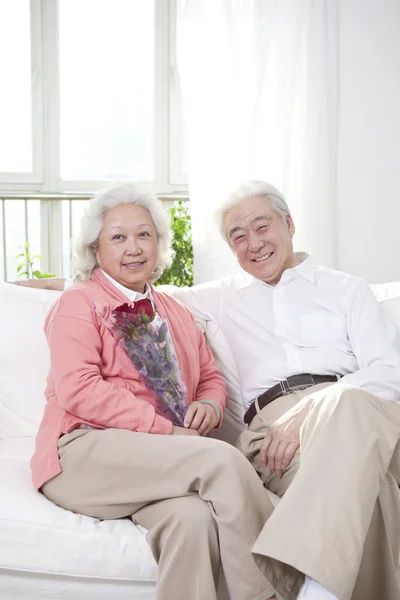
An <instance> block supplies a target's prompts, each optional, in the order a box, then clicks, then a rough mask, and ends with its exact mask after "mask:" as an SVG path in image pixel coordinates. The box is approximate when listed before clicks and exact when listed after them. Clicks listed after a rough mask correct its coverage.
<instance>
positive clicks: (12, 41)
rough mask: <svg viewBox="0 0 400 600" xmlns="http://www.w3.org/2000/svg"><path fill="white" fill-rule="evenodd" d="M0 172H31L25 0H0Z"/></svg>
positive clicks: (29, 92) (28, 52) (29, 73)
mask: <svg viewBox="0 0 400 600" xmlns="http://www.w3.org/2000/svg"><path fill="white" fill-rule="evenodd" d="M0 81H1V83H2V85H1V93H0V140H1V144H0V171H2V172H30V171H32V95H31V33H30V3H29V0H12V2H10V0H0Z"/></svg>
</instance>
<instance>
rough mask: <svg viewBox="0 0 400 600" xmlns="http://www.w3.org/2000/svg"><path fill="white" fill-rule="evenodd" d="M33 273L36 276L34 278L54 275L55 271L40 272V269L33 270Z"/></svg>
mask: <svg viewBox="0 0 400 600" xmlns="http://www.w3.org/2000/svg"><path fill="white" fill-rule="evenodd" d="M33 274H34V276H35V277H36V279H45V278H50V277H56V275H55V273H41V272H40V271H34V272H33Z"/></svg>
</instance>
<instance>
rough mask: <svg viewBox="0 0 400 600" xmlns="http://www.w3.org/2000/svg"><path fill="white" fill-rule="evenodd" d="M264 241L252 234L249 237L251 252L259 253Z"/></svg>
mask: <svg viewBox="0 0 400 600" xmlns="http://www.w3.org/2000/svg"><path fill="white" fill-rule="evenodd" d="M263 243H264V242H263V240H262V239H260V238H259V237H258V236H257V235H254V234H250V236H249V250H251V251H252V252H258V251H259V250H260V248H262V246H263Z"/></svg>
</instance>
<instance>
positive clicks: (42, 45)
mask: <svg viewBox="0 0 400 600" xmlns="http://www.w3.org/2000/svg"><path fill="white" fill-rule="evenodd" d="M10 1H11V0H10ZM110 1H111V0H110ZM30 9H31V73H32V76H31V82H32V158H33V160H32V167H33V169H32V173H1V172H0V191H1V192H3V191H10V192H11V191H14V192H38V193H45V194H63V193H65V194H68V193H71V192H72V193H73V192H86V193H92V192H94V191H96V190H98V189H100V188H101V187H103V186H104V184H105V183H108V182H105V181H63V180H62V179H61V165H60V86H59V68H58V65H59V60H58V59H59V53H58V50H59V45H58V0H30ZM176 10H177V8H176V0H155V40H156V47H155V68H154V78H155V80H154V84H155V86H154V94H155V97H154V173H155V178H154V181H152V182H145V181H138V183H139V184H140V185H141V186H142V187H144V188H146V189H148V190H149V191H151V192H153V193H155V194H158V195H169V194H176V193H178V194H179V193H187V191H188V185H187V176H186V174H184V173H182V172H181V170H180V165H182V153H183V149H182V144H181V143H180V142H181V136H180V133H179V131H178V130H179V123H180V103H179V82H178V77H177V71H176V51H175V48H176V43H175V36H176V26H175V22H176Z"/></svg>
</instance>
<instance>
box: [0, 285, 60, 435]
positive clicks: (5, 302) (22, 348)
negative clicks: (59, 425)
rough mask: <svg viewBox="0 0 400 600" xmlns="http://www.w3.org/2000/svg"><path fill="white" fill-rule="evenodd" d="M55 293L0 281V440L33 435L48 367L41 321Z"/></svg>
mask: <svg viewBox="0 0 400 600" xmlns="http://www.w3.org/2000/svg"><path fill="white" fill-rule="evenodd" d="M59 295H60V293H59V292H52V291H49V290H38V289H31V288H25V287H19V286H16V285H12V284H10V283H4V284H0V340H1V341H0V439H1V438H6V437H16V436H35V435H36V432H37V428H38V425H39V423H40V420H41V418H42V415H43V410H44V404H45V399H44V388H45V385H46V377H47V373H48V370H49V353H48V348H47V342H46V339H45V336H44V334H43V324H44V319H45V316H46V314H47V312H48V310H49V308H50V306H52V304H53V303H54V302H55V300H56V298H58V296H59Z"/></svg>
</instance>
